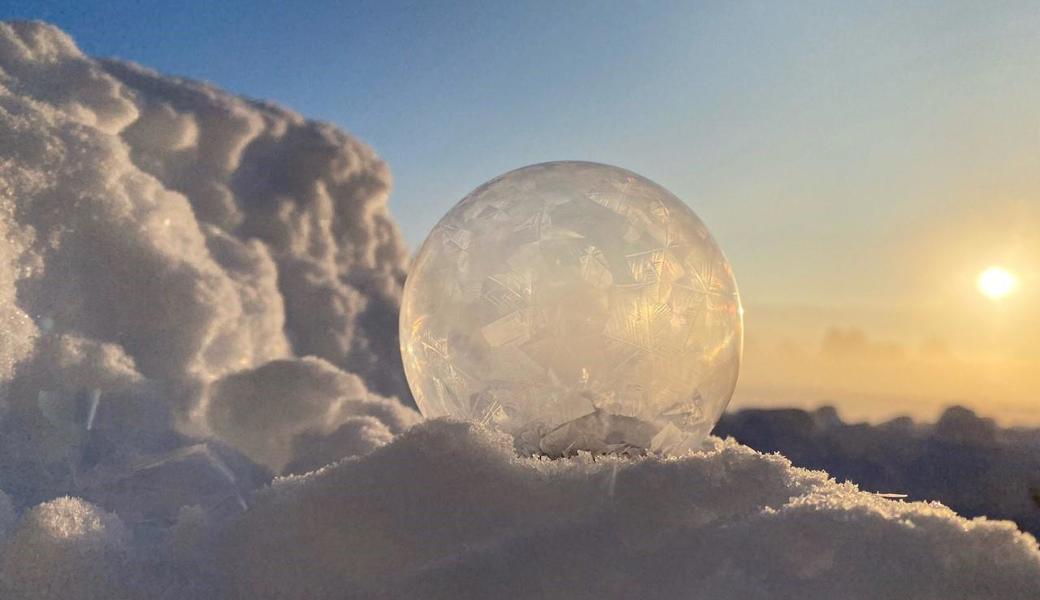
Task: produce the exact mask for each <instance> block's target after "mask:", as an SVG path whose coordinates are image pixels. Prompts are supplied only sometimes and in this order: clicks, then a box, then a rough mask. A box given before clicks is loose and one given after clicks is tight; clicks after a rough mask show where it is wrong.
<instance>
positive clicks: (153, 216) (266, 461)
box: [0, 23, 1040, 600]
mask: <svg viewBox="0 0 1040 600" xmlns="http://www.w3.org/2000/svg"><path fill="white" fill-rule="evenodd" d="M0 140H2V143H0V233H2V235H0V327H2V331H3V334H2V335H0V489H2V490H3V492H0V598H5V599H7V598H12V599H17V600H23V599H24V600H33V599H53V598H76V599H79V600H94V599H102V598H104V599H106V600H107V599H112V598H116V599H135V600H136V599H145V598H147V599H167V598H169V599H172V598H177V599H188V600H195V599H197V600H216V599H239V598H241V599H246V598H249V599H254V598H261V599H262V598H279V599H293V598H300V599H303V598H307V599H314V600H321V599H343V598H441V597H443V598H449V597H450V598H488V597H508V598H547V597H561V598H633V597H638V598H699V597H705V598H719V599H723V600H724V599H727V598H734V599H735V598H742V599H747V598H751V599H754V598H804V597H840V598H898V597H906V598H954V599H956V598H1001V599H1007V598H1031V597H1034V596H1035V593H1036V590H1037V589H1040V550H1038V548H1037V544H1036V540H1035V539H1034V538H1033V537H1031V536H1029V535H1026V534H1023V533H1021V532H1019V531H1017V529H1016V528H1015V526H1014V525H1013V524H1012V523H1009V522H997V521H988V520H985V519H979V520H972V521H969V520H966V519H963V518H961V517H959V516H957V515H956V514H955V513H953V512H952V511H950V510H949V509H947V508H944V507H942V506H940V505H937V504H924V503H901V502H893V501H890V500H886V499H884V498H881V497H879V496H877V495H874V494H870V493H865V492H861V491H859V490H858V489H857V488H856V487H855V486H853V485H851V484H839V483H836V482H834V481H831V480H830V479H829V478H828V476H827V475H826V474H824V473H822V472H813V471H806V470H802V469H798V468H794V467H792V466H791V465H790V463H789V462H788V461H787V460H786V459H785V458H783V457H781V456H779V455H765V454H760V453H757V452H755V451H753V450H751V449H749V448H747V447H744V446H740V445H739V444H736V443H735V442H733V441H721V440H718V439H717V438H710V439H709V441H708V443H707V444H706V446H705V448H704V449H703V450H702V451H700V452H696V453H692V454H690V455H687V456H684V457H680V458H675V459H668V460H664V459H660V458H656V457H652V456H648V457H629V458H608V459H604V458H596V459H594V458H593V457H592V456H590V455H587V454H582V455H579V456H577V457H571V458H566V459H560V460H555V461H551V460H547V459H535V458H520V457H518V456H517V455H516V453H515V451H514V450H513V447H512V442H511V440H508V439H506V438H504V437H503V436H500V435H497V434H493V433H491V432H488V431H485V430H482V429H480V428H479V427H477V426H475V425H471V424H465V423H458V422H449V421H430V422H425V423H419V421H420V419H419V417H418V415H417V414H416V413H415V412H414V411H412V410H411V409H409V408H407V407H406V405H407V404H408V403H409V402H410V399H409V397H408V395H407V389H406V387H405V385H404V380H403V376H402V371H401V367H400V360H399V356H398V353H397V338H396V318H397V317H396V315H397V309H398V302H399V296H400V287H401V282H402V280H403V277H404V266H405V260H406V250H405V249H404V246H403V244H402V243H401V239H400V236H399V234H398V233H397V229H396V226H395V225H394V223H393V221H392V219H391V218H390V216H389V214H388V212H387V207H386V199H387V194H388V190H389V185H390V178H389V173H388V170H387V167H386V165H385V164H384V163H382V162H381V161H380V160H379V159H378V158H377V157H376V156H375V155H374V153H373V152H372V151H371V150H370V149H368V148H367V147H366V146H365V145H363V144H362V143H360V142H358V141H357V140H355V139H354V138H352V137H350V136H348V135H347V134H344V133H342V132H340V131H339V130H337V129H336V128H334V127H332V126H331V125H328V124H322V123H316V122H313V121H308V120H306V119H304V118H302V117H300V116H299V115H296V114H295V113H292V112H290V111H288V110H285V109H282V108H279V107H276V106H273V105H270V104H265V103H261V102H255V101H250V100H245V99H242V98H237V97H234V96H232V95H230V94H227V93H224V92H221V91H220V90H217V89H216V88H214V87H213V86H210V85H207V84H202V83H197V82H192V81H187V80H183V79H178V78H173V77H167V76H163V75H159V74H157V73H155V72H152V71H149V70H147V69H145V68H142V67H139V66H136V65H132V64H128V63H123V62H119V61H112V60H95V59H91V58H89V57H86V56H84V55H83V54H82V53H81V52H80V51H79V50H78V49H77V48H76V46H75V44H74V42H73V41H72V40H71V39H70V38H69V37H68V36H67V35H65V34H64V33H62V32H61V31H59V30H57V29H56V28H54V27H52V26H49V25H46V24H41V23H4V24H0ZM394 396H396V397H397V398H398V399H399V400H400V401H399V400H395V399H394V398H393V397H394ZM417 423H418V424H417ZM279 474H284V475H286V476H285V477H276V475H279Z"/></svg>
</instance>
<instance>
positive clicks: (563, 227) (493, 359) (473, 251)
mask: <svg viewBox="0 0 1040 600" xmlns="http://www.w3.org/2000/svg"><path fill="white" fill-rule="evenodd" d="M741 346H742V316H741V308H740V299H739V296H738V294H737V287H736V282H735V280H734V278H733V272H732V270H731V268H730V265H729V262H728V261H727V260H726V258H725V257H724V256H723V254H722V252H721V251H720V250H719V248H718V246H717V245H716V243H715V241H714V240H713V239H712V237H711V235H710V234H709V233H708V230H707V228H706V227H705V226H704V224H703V223H702V222H701V221H700V219H698V218H697V216H696V215H695V214H694V213H693V211H692V210H690V208H689V207H688V206H686V205H685V204H684V203H683V202H682V201H680V200H679V199H678V198H676V197H675V196H674V195H672V194H671V193H669V192H668V191H667V190H665V189H664V188H662V187H660V186H658V185H657V184H655V183H653V182H651V181H649V180H647V179H645V178H643V177H640V176H639V175H636V174H634V173H632V172H630V171H626V170H624V169H619V168H616V167H610V166H606V165H601V164H596V163H586V162H553V163H544V164H539V165H533V166H529V167H524V168H522V169H518V170H516V171H512V172H509V173H506V174H505V175H502V176H500V177H498V178H496V179H494V180H492V181H490V182H488V183H486V184H484V185H482V186H481V187H479V188H477V189H476V190H474V191H473V192H472V193H471V194H469V195H468V196H466V197H465V198H464V199H463V200H462V201H461V202H459V203H458V204H457V205H456V206H455V207H454V208H452V209H451V210H450V211H449V212H448V214H447V215H446V216H445V217H444V218H443V219H441V221H440V222H439V223H438V224H437V226H436V227H435V228H434V230H433V231H432V232H431V233H430V235H429V237H428V239H427V240H426V242H425V243H424V244H423V246H422V248H421V249H420V251H419V254H418V255H417V256H416V259H415V262H414V265H413V267H412V270H411V273H410V274H409V276H408V280H407V282H406V285H405V294H404V301H403V306H402V310H401V351H402V355H403V357H404V365H405V371H406V374H407V376H408V382H409V384H410V386H411V388H412V392H413V393H414V395H415V399H416V402H417V403H418V406H419V408H420V410H421V411H422V412H423V414H424V415H426V416H427V417H440V416H453V417H457V418H464V419H470V420H474V421H478V422H481V423H484V424H487V425H490V426H492V427H494V428H496V429H500V430H503V431H506V432H509V433H511V434H513V435H514V436H515V439H516V445H517V448H518V450H520V451H522V452H525V453H541V454H547V455H550V456H561V455H567V454H572V453H574V452H577V451H578V450H588V451H592V452H611V453H643V452H646V451H654V452H661V453H681V452H684V451H686V450H687V449H691V448H693V447H695V446H697V445H698V444H699V443H700V442H701V441H702V440H703V439H704V437H705V436H707V434H708V433H709V432H710V431H711V428H712V427H713V426H714V424H715V422H716V420H717V419H718V418H719V416H720V415H721V414H722V411H723V410H724V409H725V407H726V404H727V403H728V402H729V399H730V396H731V395H732V393H733V388H734V386H735V384H736V379H737V372H738V370H739V366H740V355H741Z"/></svg>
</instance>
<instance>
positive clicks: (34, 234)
mask: <svg viewBox="0 0 1040 600" xmlns="http://www.w3.org/2000/svg"><path fill="white" fill-rule="evenodd" d="M0 138H2V139H3V144H0V234H2V236H0V324H2V325H3V330H4V335H3V336H0V391H2V396H0V484H2V485H4V486H5V487H6V488H7V491H8V492H9V493H10V494H12V496H14V498H15V504H16V505H20V506H21V505H26V504H32V503H35V502H38V501H40V500H45V499H48V498H53V497H55V496H56V495H60V494H62V493H70V494H76V495H79V494H80V493H81V490H80V489H79V487H78V484H77V482H78V481H81V480H82V477H81V476H82V475H84V474H85V473H86V472H89V471H96V470H97V469H98V468H99V467H112V466H113V463H119V464H120V465H124V466H125V465H127V464H130V463H134V462H135V461H136V460H137V459H140V458H141V457H144V456H152V457H153V458H155V460H159V459H158V457H157V455H158V454H161V453H163V452H169V451H171V450H174V449H176V447H177V446H190V445H192V444H194V443H196V442H197V441H198V440H200V439H206V438H210V439H212V438H216V439H217V440H219V441H221V442H223V443H227V444H229V445H231V446H233V447H234V448H235V449H237V450H238V451H240V452H242V453H244V454H245V455H246V456H248V457H249V458H251V459H252V460H254V461H256V462H258V463H261V464H263V465H265V466H266V467H268V468H271V469H273V470H274V471H276V472H277V471H279V470H280V469H282V468H283V467H284V466H285V465H286V464H288V463H289V462H292V461H296V462H297V463H299V464H304V463H306V464H313V463H314V462H316V459H314V458H313V457H309V456H303V455H297V454H296V453H297V452H306V451H308V450H309V449H311V448H312V447H314V446H315V444H318V445H319V446H321V447H322V449H323V450H322V451H324V452H326V454H328V453H329V452H336V451H338V450H336V449H335V448H339V449H343V450H348V451H354V450H357V451H365V450H368V449H371V448H373V447H376V446H378V445H380V444H382V443H385V442H386V439H387V438H386V435H387V433H386V432H390V433H391V434H392V433H396V432H397V431H400V429H401V428H402V427H403V426H404V425H407V424H411V423H412V422H414V421H415V420H416V418H417V416H416V415H415V414H414V413H413V412H411V411H410V410H409V409H407V408H405V407H404V406H405V405H407V404H409V403H410V402H411V400H410V395H409V393H408V389H407V385H406V383H405V381H404V376H403V372H402V369H401V368H400V355H399V352H398V350H397V311H398V306H399V300H400V294H401V284H402V282H403V279H404V266H405V263H406V260H407V250H406V248H405V247H404V245H403V242H402V240H401V236H400V235H399V233H398V231H397V227H396V225H395V224H394V222H393V221H392V219H391V218H390V216H389V213H388V211H387V197H388V194H389V188H390V174H389V170H388V169H387V167H386V165H385V164H384V163H383V162H382V161H381V160H380V159H379V158H378V157H377V156H376V155H375V154H374V153H373V152H372V150H371V149H369V148H368V147H367V146H365V145H364V144H362V143H361V142H359V141H357V140H355V139H354V138H352V137H350V136H348V135H347V134H345V133H343V132H341V131H339V130H338V129H336V128H335V127H333V126H331V125H329V124H325V123H318V122H314V121H309V120H306V119H304V118H303V117H301V116H299V115H297V114H295V113H293V112H291V111H288V110H286V109H283V108H280V107H277V106H274V105H271V104H265V103H261V102H254V101H250V100H246V99H243V98H239V97H236V96H233V95H230V94H227V93H225V92H222V91H220V90H218V89H216V88H214V87H212V86H210V85H207V84H203V83H198V82H194V81H188V80H184V79H179V78H174V77H167V76H163V75H160V74H158V73H155V72H153V71H149V70H147V69H145V68H142V67H139V66H137V65H133V64H129V63H125V62H120V61H114V60H95V59H92V58H90V57H87V56H84V55H83V54H82V53H81V52H80V50H79V49H78V48H77V47H76V45H75V43H74V42H73V41H72V40H71V39H70V38H69V37H68V36H67V35H65V34H64V33H63V32H61V31H60V30H58V29H56V28H54V27H52V26H49V25H46V24H43V23H25V22H12V23H0ZM305 357H309V358H305ZM319 371H320V374H319V375H316V373H317V372H319ZM281 377H284V380H280V381H279V382H278V383H277V385H270V384H271V382H272V380H274V379H279V378H281ZM319 380H320V381H319ZM329 381H334V383H329ZM323 382H324V383H323ZM257 386H260V387H263V388H264V389H262V390H261V389H260V388H259V387H257ZM254 392H256V393H254ZM392 396H397V397H399V398H401V399H402V400H403V402H404V405H402V404H399V403H397V402H396V401H394V400H391V399H387V398H390V397H392ZM359 417H366V418H369V419H375V420H377V421H379V423H378V425H379V426H381V427H383V428H384V429H385V431H384V430H380V429H379V427H376V426H374V427H375V428H373V427H368V428H359V427H354V428H349V427H348V428H346V429H343V430H341V431H339V428H340V427H342V426H343V425H344V424H345V423H346V422H347V421H348V420H350V419H353V418H359ZM27 430H29V431H35V432H37V434H36V435H33V436H25V435H18V432H25V431H27ZM135 431H136V432H137V433H135ZM335 431H339V434H338V436H339V438H338V439H339V442H338V444H333V448H329V447H328V446H329V444H324V445H323V438H324V437H325V436H326V435H329V434H331V433H333V432H335ZM140 432H147V433H140ZM352 434H353V435H354V437H352V438H351V439H345V438H348V437H351V435H352ZM178 435H179V436H187V437H188V438H192V439H183V438H177V439H175V438H176V436H178ZM297 437H299V438H300V439H298V440H297V439H296V438H297ZM160 438H162V439H164V440H165V441H164V442H162V443H158V442H157V440H159V439H160ZM337 458H339V457H337ZM301 461H302V462H301Z"/></svg>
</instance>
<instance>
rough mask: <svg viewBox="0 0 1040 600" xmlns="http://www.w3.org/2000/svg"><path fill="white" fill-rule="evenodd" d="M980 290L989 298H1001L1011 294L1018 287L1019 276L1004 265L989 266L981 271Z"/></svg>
mask: <svg viewBox="0 0 1040 600" xmlns="http://www.w3.org/2000/svg"><path fill="white" fill-rule="evenodd" d="M978 286H979V291H980V292H982V294H983V295H984V296H986V297H987V298H991V299H993V300H999V299H1001V298H1006V297H1007V296H1009V295H1011V294H1012V293H1013V292H1014V291H1015V288H1017V287H1018V278H1017V277H1015V275H1014V274H1013V273H1012V272H1011V271H1008V270H1007V269H1004V268H1002V267H989V268H988V269H986V270H985V271H983V272H982V273H979V279H978Z"/></svg>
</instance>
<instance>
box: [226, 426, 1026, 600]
mask: <svg viewBox="0 0 1040 600" xmlns="http://www.w3.org/2000/svg"><path fill="white" fill-rule="evenodd" d="M222 544H223V545H222V548H221V565H222V568H223V570H224V572H225V573H226V574H227V585H228V586H229V587H228V589H227V592H228V594H229V597H232V598H326V597H355V596H357V597H371V596H379V595H385V596H387V597H394V598H494V597H509V598H672V597H705V598H719V599H725V598H734V599H736V598H741V599H747V598H809V597H823V598H1023V599H1024V598H1028V597H1030V595H1031V594H1034V593H1035V591H1036V589H1037V586H1038V585H1040V550H1038V549H1037V546H1036V542H1035V540H1034V539H1033V538H1031V537H1030V536H1028V535H1025V534H1022V533H1019V532H1018V531H1017V530H1016V528H1015V527H1014V525H1012V524H1010V523H1007V522H994V521H986V520H976V521H967V520H965V519H963V518H960V517H958V516H957V515H955V514H954V513H953V512H952V511H950V510H949V509H947V508H944V507H942V506H940V505H938V504H924V503H901V502H893V501H890V500H885V499H883V498H881V497H879V496H877V495H874V494H870V493H866V492H861V491H859V490H857V489H856V487H855V486H853V485H851V484H838V483H835V482H834V481H833V480H830V479H829V478H828V477H827V476H826V475H825V474H823V473H821V472H813V471H807V470H803V469H798V468H794V467H792V466H791V464H790V462H789V461H787V460H786V459H785V458H783V457H780V456H777V455H762V454H759V453H757V452H754V451H752V450H750V449H748V448H747V447H744V446H740V445H738V444H736V443H734V442H732V441H729V442H722V441H720V440H718V439H717V438H713V439H712V440H711V441H710V442H709V444H708V447H707V449H706V450H705V451H703V452H700V453H696V454H693V455H690V456H687V457H685V458H681V459H673V460H661V459H656V458H646V459H641V460H625V459H622V460H617V459H597V460H595V461H593V460H591V458H584V459H574V460H558V461H547V460H537V459H520V458H517V457H516V455H515V453H514V451H513V449H512V446H511V444H510V441H509V440H508V439H507V438H505V437H502V436H500V435H497V434H491V433H488V432H485V431H482V430H481V429H479V428H478V427H476V426H474V425H469V424H463V423H452V422H443V421H434V422H429V423H426V424H424V425H421V426H419V427H416V428H413V429H412V430H410V431H409V432H407V433H405V434H403V435H402V436H400V437H399V438H398V439H397V440H396V441H395V442H394V443H392V444H390V445H388V446H386V447H383V448H382V449H379V450H376V451H375V452H373V453H371V454H369V455H367V456H366V457H364V458H361V459H358V460H348V461H344V462H341V463H338V464H335V465H333V466H330V467H328V468H326V469H324V470H321V471H318V472H316V473H312V474H309V475H306V476H303V477H297V478H289V479H282V480H278V481H276V482H275V484H274V485H273V486H272V487H271V488H270V489H269V490H267V491H265V492H264V493H263V494H262V495H261V497H260V498H259V499H258V503H257V505H256V506H254V507H253V509H251V510H250V511H249V512H248V513H246V514H244V515H243V516H242V518H241V519H240V520H239V521H238V522H237V523H235V524H234V526H232V527H231V528H230V529H229V531H228V533H227V534H226V535H225V536H224V539H223V542H222ZM286 548H292V549H293V551H292V552H285V550H284V549H286ZM352 594H353V595H352Z"/></svg>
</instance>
